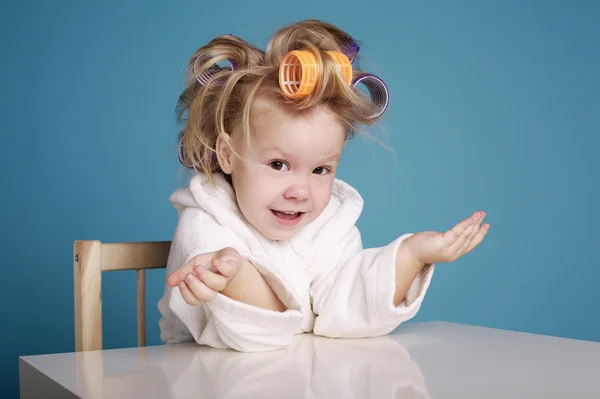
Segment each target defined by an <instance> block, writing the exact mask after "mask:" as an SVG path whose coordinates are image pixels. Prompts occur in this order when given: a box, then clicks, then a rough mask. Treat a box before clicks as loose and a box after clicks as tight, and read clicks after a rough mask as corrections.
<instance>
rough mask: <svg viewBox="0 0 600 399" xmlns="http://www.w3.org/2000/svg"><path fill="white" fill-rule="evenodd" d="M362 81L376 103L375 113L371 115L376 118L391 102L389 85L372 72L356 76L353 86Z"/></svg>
mask: <svg viewBox="0 0 600 399" xmlns="http://www.w3.org/2000/svg"><path fill="white" fill-rule="evenodd" d="M359 83H362V84H363V85H365V86H366V88H367V90H368V91H369V94H370V95H371V100H372V101H373V103H374V104H375V107H376V108H375V113H374V114H373V115H371V118H373V119H375V118H377V117H379V116H380V115H381V114H383V113H384V112H385V110H386V109H387V106H388V104H389V99H390V93H389V91H388V88H387V86H386V85H385V83H383V80H381V79H380V78H378V77H377V76H375V75H372V74H366V75H362V76H359V77H357V78H355V79H354V80H353V81H352V86H354V87H356V85H357V84H359Z"/></svg>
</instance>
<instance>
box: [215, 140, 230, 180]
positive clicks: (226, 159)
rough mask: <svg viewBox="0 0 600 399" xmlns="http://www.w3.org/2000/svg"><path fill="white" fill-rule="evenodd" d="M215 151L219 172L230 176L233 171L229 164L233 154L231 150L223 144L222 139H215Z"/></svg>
mask: <svg viewBox="0 0 600 399" xmlns="http://www.w3.org/2000/svg"><path fill="white" fill-rule="evenodd" d="M215 149H216V150H217V160H218V161H219V166H220V167H221V170H222V171H223V173H226V174H228V175H230V174H231V172H232V170H233V167H232V162H231V161H232V159H233V153H232V152H231V149H230V148H229V146H228V145H227V143H225V140H224V139H223V137H221V136H219V137H217V142H216V146H215Z"/></svg>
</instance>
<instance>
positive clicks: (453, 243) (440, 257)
mask: <svg viewBox="0 0 600 399" xmlns="http://www.w3.org/2000/svg"><path fill="white" fill-rule="evenodd" d="M484 218H485V212H475V213H473V215H471V216H470V217H468V218H467V219H465V220H463V221H462V222H460V223H459V224H457V225H456V226H454V227H453V228H452V229H450V230H448V231H446V232H445V233H438V232H437V231H423V232H420V233H416V234H414V235H412V236H410V237H408V238H407V239H406V240H404V241H403V242H402V244H403V245H405V246H406V249H408V250H409V251H410V253H411V254H412V256H413V257H414V259H416V260H417V261H418V262H420V264H421V265H427V264H432V263H440V262H453V261H455V260H457V259H458V258H460V257H461V256H462V255H464V254H467V253H469V252H471V251H472V250H473V249H474V248H475V247H476V246H478V245H479V244H480V243H481V242H482V241H483V239H484V237H485V236H486V234H487V233H488V231H489V228H490V225H489V224H487V223H486V224H484V225H482V224H481V223H482V222H483V219H484ZM402 244H401V245H402Z"/></svg>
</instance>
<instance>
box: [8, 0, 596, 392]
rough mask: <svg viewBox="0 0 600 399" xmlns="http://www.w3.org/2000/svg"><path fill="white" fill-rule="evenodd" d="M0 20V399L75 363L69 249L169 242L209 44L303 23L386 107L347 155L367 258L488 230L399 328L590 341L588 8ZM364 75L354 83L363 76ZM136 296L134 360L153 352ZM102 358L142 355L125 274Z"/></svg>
mask: <svg viewBox="0 0 600 399" xmlns="http://www.w3.org/2000/svg"><path fill="white" fill-rule="evenodd" d="M1 7H2V10H1V12H0V54H1V57H2V58H1V62H0V90H1V97H0V133H1V135H0V183H1V186H0V188H1V196H0V201H1V204H0V226H1V234H2V237H1V239H0V248H1V253H2V255H1V264H2V268H3V273H2V274H3V275H2V278H1V279H0V303H1V305H2V328H0V338H1V340H0V345H1V348H0V367H1V368H2V370H4V371H3V372H2V377H1V379H2V380H1V387H2V392H1V395H0V396H2V397H3V398H5V397H6V398H10V397H17V395H18V368H17V365H18V356H20V355H30V354H44V353H54V352H68V351H73V350H74V346H73V340H74V330H73V259H72V247H73V241H74V240H77V239H98V240H102V241H109V242H110V241H146V240H169V239H170V238H171V234H172V233H173V231H174V228H175V224H176V212H175V210H174V208H173V207H172V206H171V204H170V203H169V201H168V198H169V195H170V194H171V193H172V192H173V191H174V190H175V189H176V188H177V187H180V186H182V185H184V184H186V182H187V180H186V175H185V173H183V172H182V169H181V168H180V166H179V163H178V161H177V156H176V140H175V137H176V134H177V131H178V126H177V124H176V121H175V112H174V107H175V103H176V100H177V97H178V95H179V93H180V90H181V88H182V86H183V79H184V71H185V68H186V66H187V61H188V59H189V57H190V56H191V55H192V54H193V53H194V51H195V50H196V49H197V48H198V47H199V46H201V45H203V44H204V43H206V42H207V41H209V40H210V39H211V38H212V37H214V36H216V35H220V34H225V33H233V34H236V35H239V36H241V37H243V38H245V39H246V40H248V41H250V42H252V43H254V44H256V45H259V46H261V47H263V48H264V46H265V45H266V42H267V39H268V37H269V35H270V34H271V33H272V32H273V31H274V30H275V29H277V28H279V27H281V26H283V25H285V24H287V23H291V22H294V21H297V20H300V19H304V18H319V19H324V20H327V21H330V22H332V23H334V24H336V25H338V26H339V27H341V28H344V29H346V30H347V31H348V32H349V33H351V34H352V35H354V36H355V37H356V38H357V39H358V40H360V41H361V42H362V47H361V55H362V56H363V58H365V59H366V60H368V62H369V63H370V65H372V67H368V68H369V70H375V69H372V68H376V71H377V73H378V74H379V75H380V76H381V77H383V78H384V80H385V82H386V83H387V84H388V86H389V89H390V91H391V102H390V108H389V111H388V113H387V118H386V119H385V121H384V124H383V125H382V127H381V128H380V129H375V130H373V131H372V133H374V134H377V135H378V137H380V138H382V140H383V141H384V142H385V143H387V144H389V145H390V146H391V147H392V148H393V150H394V151H393V152H390V151H388V150H385V149H382V148H381V147H378V146H377V145H373V144H372V143H369V142H368V141H365V140H362V139H360V138H359V139H355V140H353V141H351V142H350V143H349V144H348V148H347V151H346V152H345V154H344V156H343V159H342V166H341V169H340V172H339V176H338V177H340V178H342V179H344V180H346V181H348V182H350V183H351V184H353V185H354V186H355V187H356V188H358V190H360V192H361V193H362V194H363V196H364V199H365V209H364V212H363V215H362V217H361V219H360V221H359V227H360V228H361V230H362V233H363V238H364V245H365V246H380V245H384V244H386V243H388V242H389V241H391V240H393V239H394V238H396V237H397V236H399V235H400V234H403V233H405V232H415V231H421V230H440V231H441V230H445V229H447V228H450V227H451V226H452V225H454V224H455V223H456V222H458V221H460V220H461V219H462V218H464V217H466V216H468V215H469V214H470V213H471V212H473V211H475V210H480V209H482V210H485V211H486V212H487V214H488V221H489V222H490V223H491V229H490V233H489V235H488V237H487V239H486V240H485V242H484V243H483V244H482V245H481V246H480V247H479V248H478V249H476V250H475V251H474V252H473V253H471V254H469V255H468V256H466V257H464V258H461V259H460V260H458V261H456V262H454V263H451V264H442V265H439V267H438V268H437V271H436V273H435V275H434V279H433V283H432V285H431V289H430V291H429V293H428V295H427V297H426V299H425V301H424V304H423V306H422V308H421V311H420V313H419V314H418V315H417V316H416V318H415V319H413V320H414V321H423V320H448V321H453V322H460V323H469V324H476V325H481V326H489V327H499V328H505V329H512V330H519V331H526V332H532V333H541V334H551V335H557V336H562V337H570V338H575V339H585V340H594V341H600V316H598V315H599V314H600V312H599V311H598V309H599V307H600V290H599V288H598V287H599V285H600V267H598V264H597V262H598V261H597V260H598V248H599V245H598V241H599V238H600V234H599V230H598V226H599V224H600V212H599V211H598V205H599V204H600V178H599V177H598V175H599V172H600V161H599V160H598V158H597V155H598V150H599V147H600V139H599V137H598V135H599V133H600V100H599V98H600V96H599V94H598V93H600V79H599V77H598V71H600V47H599V43H600V25H599V24H598V20H599V18H600V2H596V1H583V0H580V1H577V2H566V1H542V0H539V1H534V0H527V1H519V0H509V1H501V2H500V1H485V2H483V1H475V0H471V1H467V0H458V1H454V2H450V1H442V0H440V1H435V0H432V1H428V2H409V1H397V0H394V1H391V0H389V1H385V0H371V1H369V2H364V1H363V2H352V1H348V0H344V1H341V0H332V1H327V2H325V1H314V0H306V1H304V2H301V3H298V2H293V3H290V2H285V1H276V2H268V1H263V0H255V1H252V2H245V1H230V2H217V1H212V2H209V1H171V2H145V1H137V2H136V1H129V2H117V1H104V2H89V1H60V2H46V1H31V0H30V1H22V2H2V6H1ZM363 65H366V64H365V63H363ZM163 279H164V271H162V272H161V271H153V272H150V273H149V276H148V292H147V301H148V317H147V327H148V344H150V345H157V344H160V340H159V330H158V326H157V323H158V319H159V315H158V311H157V309H156V301H158V299H159V298H160V295H161V294H162V289H163ZM102 289H103V299H104V308H103V315H104V342H105V347H106V348H117V347H126V346H134V345H136V333H135V328H136V322H135V309H136V305H135V275H134V274H133V273H132V272H123V273H116V274H115V273H113V274H110V273H109V274H105V276H104V280H103V287H102Z"/></svg>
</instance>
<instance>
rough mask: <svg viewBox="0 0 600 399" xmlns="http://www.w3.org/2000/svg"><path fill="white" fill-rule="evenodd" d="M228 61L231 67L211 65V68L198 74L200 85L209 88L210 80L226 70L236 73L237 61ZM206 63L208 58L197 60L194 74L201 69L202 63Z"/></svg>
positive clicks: (228, 59) (229, 59)
mask: <svg viewBox="0 0 600 399" xmlns="http://www.w3.org/2000/svg"><path fill="white" fill-rule="evenodd" d="M226 60H227V62H229V66H226V67H221V66H220V65H219V64H217V63H215V64H213V65H211V66H210V67H208V68H207V69H205V70H204V71H202V72H201V73H200V74H198V76H197V79H198V83H200V84H201V85H202V86H207V85H208V82H209V81H210V79H211V78H212V77H213V76H214V75H216V74H217V73H219V72H221V71H225V70H231V71H235V68H236V64H235V60H232V59H231V58H226ZM206 61H207V59H206V58H200V57H198V58H196V61H194V73H195V72H196V71H197V70H198V69H199V66H198V64H200V63H202V62H206ZM215 83H221V82H215Z"/></svg>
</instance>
